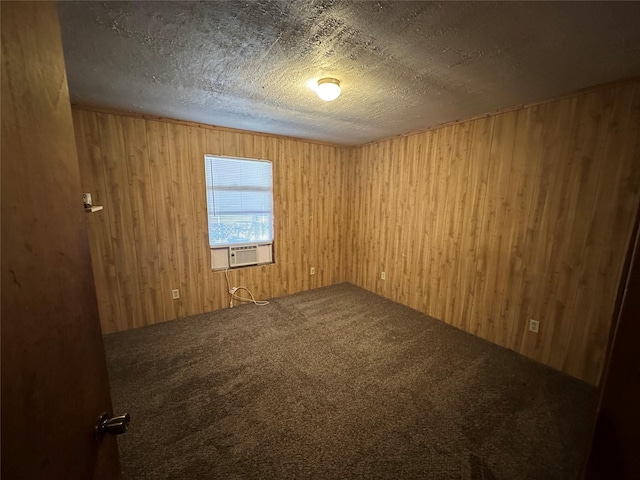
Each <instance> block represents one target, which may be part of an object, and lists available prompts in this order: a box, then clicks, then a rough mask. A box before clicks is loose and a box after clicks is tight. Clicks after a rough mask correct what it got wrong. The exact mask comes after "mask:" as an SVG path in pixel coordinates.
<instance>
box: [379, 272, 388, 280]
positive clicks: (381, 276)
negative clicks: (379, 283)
mask: <svg viewBox="0 0 640 480" xmlns="http://www.w3.org/2000/svg"><path fill="white" fill-rule="evenodd" d="M386 279H387V274H386V273H384V272H380V280H386Z"/></svg>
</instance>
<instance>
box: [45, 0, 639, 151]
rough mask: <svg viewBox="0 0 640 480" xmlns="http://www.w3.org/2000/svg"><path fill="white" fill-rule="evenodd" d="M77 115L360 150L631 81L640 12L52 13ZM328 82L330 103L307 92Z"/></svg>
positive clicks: (310, 3) (319, 3) (367, 6)
mask: <svg viewBox="0 0 640 480" xmlns="http://www.w3.org/2000/svg"><path fill="white" fill-rule="evenodd" d="M58 9H59V13H60V23H61V27H62V36H63V43H64V50H65V60H66V64H67V71H68V78H69V88H70V91H71V99H72V102H73V103H76V104H85V105H95V106H106V107H112V108H116V109H120V110H125V111H132V112H142V113H148V114H153V115H159V116H165V117H170V118H176V119H182V120H191V121H195V122H201V123H207V124H211V125H221V126H227V127H234V128H241V129H247V130H253V131H259V132H267V133H273V134H281V135H290V136H295V137H302V138H307V139H315V140H321V141H327V142H331V143H340V144H346V145H355V144H361V143H364V142H368V141H371V140H376V139H381V138H386V137H389V136H393V135H397V134H402V133H408V132H412V131H417V130H421V129H425V128H428V127H430V126H434V125H438V124H441V123H445V122H449V121H453V120H458V119H464V118H469V117H472V116H475V115H479V114H483V113H489V112H492V111H495V110H496V109H499V108H504V107H510V106H515V105H518V104H522V103H527V102H533V101H537V100H544V99H547V98H551V97H554V96H558V95H561V94H565V93H569V92H572V91H575V90H577V89H581V88H584V87H589V86H592V85H596V84H600V83H604V82H608V81H612V80H617V79H621V78H627V77H631V76H636V75H640V2H622V3H618V2H542V3H539V2H522V3H521V2H503V3H493V2H445V3H435V2H406V1H380V2H376V1H357V2H353V1H337V0H305V1H302V0H257V1H250V0H246V1H233V0H229V1H215V2H59V4H58ZM325 76H333V77H336V78H338V79H340V81H341V82H342V88H343V94H342V95H341V96H340V97H339V98H338V99H337V100H335V101H333V102H329V103H326V102H323V101H321V100H320V99H318V97H317V96H316V95H315V93H314V92H313V91H311V90H310V89H309V88H307V86H306V82H307V80H309V79H312V78H315V79H318V78H322V77H325Z"/></svg>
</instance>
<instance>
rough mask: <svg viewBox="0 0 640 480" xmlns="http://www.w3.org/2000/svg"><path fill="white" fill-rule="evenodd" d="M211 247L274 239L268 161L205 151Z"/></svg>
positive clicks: (271, 192)
mask: <svg viewBox="0 0 640 480" xmlns="http://www.w3.org/2000/svg"><path fill="white" fill-rule="evenodd" d="M204 163H205V174H206V182H207V212H208V219H209V244H210V246H211V247H214V246H221V245H237V244H243V243H263V242H271V241H273V177H272V169H271V162H269V161H266V160H248V159H244V158H230V157H216V156H213V155H205V157H204Z"/></svg>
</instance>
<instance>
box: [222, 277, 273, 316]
mask: <svg viewBox="0 0 640 480" xmlns="http://www.w3.org/2000/svg"><path fill="white" fill-rule="evenodd" d="M224 276H225V278H226V279H227V289H228V290H227V291H228V292H229V295H231V300H229V308H233V299H234V298H235V299H236V300H239V301H241V302H251V303H253V304H254V305H258V306H263V305H269V302H267V301H266V300H256V299H255V297H254V296H253V293H251V291H250V290H249V289H248V288H247V287H233V288H231V282H230V281H229V267H227V268H225V270H224ZM238 290H244V291H246V292H247V293H248V294H249V296H250V297H251V298H245V297H241V296H240V295H236V292H237V291H238Z"/></svg>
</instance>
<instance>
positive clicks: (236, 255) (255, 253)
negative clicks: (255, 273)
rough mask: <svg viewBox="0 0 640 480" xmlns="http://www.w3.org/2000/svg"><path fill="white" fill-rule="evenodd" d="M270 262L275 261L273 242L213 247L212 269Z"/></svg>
mask: <svg viewBox="0 0 640 480" xmlns="http://www.w3.org/2000/svg"><path fill="white" fill-rule="evenodd" d="M269 263H273V245H272V244H271V243H267V244H256V245H243V246H240V245H238V246H237V247H219V248H212V249H211V268H212V270H224V269H225V268H235V267H248V266H252V265H266V264H269Z"/></svg>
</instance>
